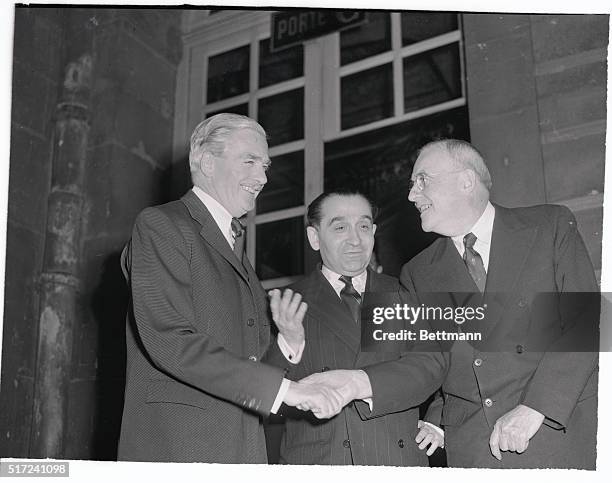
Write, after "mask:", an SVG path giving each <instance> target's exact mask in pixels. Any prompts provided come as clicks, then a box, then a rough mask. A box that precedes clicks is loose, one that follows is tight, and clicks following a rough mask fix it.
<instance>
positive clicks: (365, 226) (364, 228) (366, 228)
mask: <svg viewBox="0 0 612 483" xmlns="http://www.w3.org/2000/svg"><path fill="white" fill-rule="evenodd" d="M361 229H362V230H363V231H369V230H370V229H371V226H370V225H369V224H368V223H364V224H363V225H361Z"/></svg>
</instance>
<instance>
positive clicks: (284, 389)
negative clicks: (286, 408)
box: [270, 378, 291, 414]
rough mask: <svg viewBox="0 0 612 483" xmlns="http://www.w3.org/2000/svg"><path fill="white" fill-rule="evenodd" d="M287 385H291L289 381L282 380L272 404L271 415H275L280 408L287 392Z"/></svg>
mask: <svg viewBox="0 0 612 483" xmlns="http://www.w3.org/2000/svg"><path fill="white" fill-rule="evenodd" d="M289 384H291V381H290V380H289V379H285V378H283V382H282V383H281V385H280V389H279V390H278V394H277V395H276V399H275V400H274V404H272V409H270V412H271V413H272V414H276V413H277V412H278V408H280V405H281V404H282V403H283V399H285V394H287V391H288V390H289Z"/></svg>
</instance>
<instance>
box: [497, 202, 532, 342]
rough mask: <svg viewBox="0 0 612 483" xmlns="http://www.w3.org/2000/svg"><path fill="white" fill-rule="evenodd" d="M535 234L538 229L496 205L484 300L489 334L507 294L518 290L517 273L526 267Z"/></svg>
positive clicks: (502, 311) (501, 310) (500, 314)
mask: <svg viewBox="0 0 612 483" xmlns="http://www.w3.org/2000/svg"><path fill="white" fill-rule="evenodd" d="M536 235H537V228H535V227H529V226H525V225H524V224H523V223H521V222H520V221H519V220H518V219H517V218H516V217H515V216H514V215H513V214H512V212H511V211H510V210H508V209H506V208H503V207H501V206H495V221H494V222H493V235H492V237H491V251H490V253H489V269H488V270H487V285H486V289H485V302H486V303H487V306H488V308H487V311H488V312H489V314H490V317H489V318H488V320H489V322H488V324H487V329H488V331H487V332H488V333H490V331H491V330H493V328H494V327H495V325H496V324H497V323H498V322H499V320H500V318H501V316H502V314H503V313H504V311H505V307H506V304H507V303H508V299H509V297H508V295H509V294H511V293H513V292H517V287H516V285H517V283H518V280H519V275H520V274H521V272H522V271H523V269H524V267H525V263H526V261H527V257H528V256H529V252H530V251H531V247H532V246H533V243H534V241H535V239H536Z"/></svg>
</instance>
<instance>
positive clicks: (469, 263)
mask: <svg viewBox="0 0 612 483" xmlns="http://www.w3.org/2000/svg"><path fill="white" fill-rule="evenodd" d="M474 243H476V235H474V234H473V233H468V234H467V235H465V236H464V237H463V245H464V246H465V251H464V252H463V261H464V262H465V266H466V267H467V269H468V271H469V272H470V275H471V276H472V278H473V279H474V282H475V283H476V285H477V286H478V290H480V291H481V292H484V289H485V285H486V283H487V272H486V271H485V268H484V264H483V263H482V257H481V256H480V254H479V253H478V252H477V251H476V250H474Z"/></svg>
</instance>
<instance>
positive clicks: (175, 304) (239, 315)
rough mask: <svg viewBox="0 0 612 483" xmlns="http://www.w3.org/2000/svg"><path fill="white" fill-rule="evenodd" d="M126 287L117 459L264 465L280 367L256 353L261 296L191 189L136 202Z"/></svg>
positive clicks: (261, 347) (260, 349)
mask: <svg viewBox="0 0 612 483" xmlns="http://www.w3.org/2000/svg"><path fill="white" fill-rule="evenodd" d="M123 258H124V260H125V261H126V262H127V263H126V264H127V265H128V268H129V274H130V284H131V289H132V305H133V311H130V312H129V313H128V327H127V375H126V387H125V404H124V410H123V421H122V426H121V438H120V442H119V459H120V460H136V461H197V462H218V463H265V462H266V453H265V440H264V433H263V429H262V424H261V419H260V416H261V415H267V414H268V413H269V411H270V408H271V407H272V404H273V402H274V398H275V397H276V395H277V393H278V390H279V387H280V385H281V381H282V378H283V374H282V371H281V370H279V369H278V368H276V367H272V366H267V365H265V364H260V363H259V362H258V361H259V359H260V358H261V356H262V355H263V354H264V352H265V351H266V349H267V348H268V344H269V329H270V321H269V319H268V317H267V311H268V304H267V298H266V294H265V292H264V291H263V289H262V287H261V285H260V283H259V281H258V279H257V276H256V275H255V272H254V271H253V269H252V267H251V266H250V264H249V263H248V261H246V262H245V264H244V265H242V264H241V263H240V262H239V261H238V259H237V258H236V256H235V255H234V253H233V252H232V250H231V248H230V246H229V244H228V243H227V241H226V240H225V238H224V237H223V235H222V233H221V231H220V229H219V227H218V226H217V224H216V223H215V221H214V219H213V218H212V216H211V215H210V213H209V212H208V210H207V209H206V208H205V206H204V204H203V203H202V202H201V201H200V200H199V199H198V198H197V196H196V195H195V194H194V193H193V192H192V191H189V192H188V193H187V194H186V195H185V196H184V197H183V198H182V199H181V200H180V201H175V202H172V203H168V204H165V205H162V206H157V207H154V208H147V209H146V210H144V211H143V212H142V213H141V214H140V215H139V216H138V219H137V220H136V224H135V226H134V231H133V234H132V239H131V243H130V244H129V245H128V247H126V250H124V254H123Z"/></svg>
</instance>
